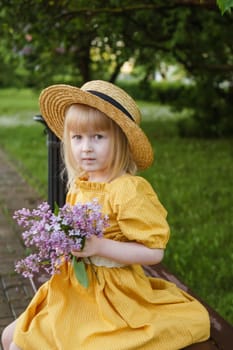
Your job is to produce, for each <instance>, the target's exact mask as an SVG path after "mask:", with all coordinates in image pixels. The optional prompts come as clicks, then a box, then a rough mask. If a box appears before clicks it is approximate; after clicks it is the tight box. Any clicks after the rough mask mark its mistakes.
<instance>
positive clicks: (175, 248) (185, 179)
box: [0, 89, 233, 323]
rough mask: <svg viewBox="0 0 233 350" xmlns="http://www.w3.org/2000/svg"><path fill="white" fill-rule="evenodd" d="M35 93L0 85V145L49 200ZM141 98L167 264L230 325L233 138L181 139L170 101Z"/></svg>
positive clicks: (232, 296) (232, 318)
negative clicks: (166, 228) (166, 226)
mask: <svg viewBox="0 0 233 350" xmlns="http://www.w3.org/2000/svg"><path fill="white" fill-rule="evenodd" d="M37 97H38V94H36V93H32V92H31V91H29V90H24V91H18V92H17V91H15V90H13V89H11V90H4V91H0V106H1V107H0V126H1V128H0V146H1V147H3V148H4V149H5V150H6V151H7V152H8V153H9V155H10V157H11V159H12V161H14V162H15V164H16V166H17V167H18V169H19V171H20V172H21V173H22V174H23V176H24V177H25V178H26V179H27V180H28V181H29V182H30V183H31V184H32V185H33V186H34V187H36V188H37V190H38V191H39V192H40V193H41V194H42V196H44V198H46V193H47V147H46V136H45V135H44V133H43V129H44V128H43V126H42V125H40V124H38V123H36V122H34V121H33V119H32V117H33V115H35V114H37V113H38V106H37ZM2 102H4V103H2ZM24 102H25V103H24ZM139 104H140V107H141V108H142V110H143V112H144V114H145V116H146V118H145V121H144V123H143V128H144V130H145V131H146V133H147V134H148V136H149V138H150V140H151V142H152V144H153V147H154V150H155V162H154V164H153V166H152V167H151V168H150V169H149V170H147V171H145V172H143V174H142V175H143V176H145V177H146V178H147V179H148V180H149V181H150V182H151V184H152V185H153V187H154V189H155V190H156V192H157V193H158V195H159V198H160V200H161V201H162V203H163V204H164V206H165V207H166V209H167V210H168V221H169V223H170V226H171V239H170V242H169V244H168V246H167V249H166V255H165V259H164V263H165V264H166V265H167V266H168V267H169V269H170V270H171V271H173V272H174V273H175V274H176V275H177V276H179V277H180V278H181V279H182V280H183V281H184V282H185V283H187V284H188V285H189V286H190V287H191V288H192V289H193V291H194V292H195V293H196V294H197V295H199V296H200V297H201V298H202V299H204V300H205V301H207V302H208V303H209V304H210V305H212V306H213V307H214V308H215V309H216V310H217V311H218V312H219V313H220V314H221V315H222V316H223V317H224V318H226V319H227V320H228V321H229V322H231V323H233V283H232V281H233V240H232V228H233V206H232V199H233V196H232V188H233V177H232V173H233V162H232V159H233V141H232V140H230V139H228V140H227V139H223V140H198V139H182V138H180V137H178V134H177V125H176V120H177V118H178V117H179V116H176V115H174V113H172V112H171V111H170V109H169V108H168V107H166V106H162V107H161V106H155V105H152V104H147V103H145V102H139ZM6 121H7V122H6Z"/></svg>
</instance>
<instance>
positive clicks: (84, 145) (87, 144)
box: [83, 137, 92, 152]
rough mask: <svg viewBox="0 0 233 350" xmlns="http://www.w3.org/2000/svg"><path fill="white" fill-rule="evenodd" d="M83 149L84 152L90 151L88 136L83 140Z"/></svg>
mask: <svg viewBox="0 0 233 350" xmlns="http://www.w3.org/2000/svg"><path fill="white" fill-rule="evenodd" d="M83 151H84V152H90V151H92V145H91V140H90V139H89V138H88V137H87V138H85V139H84V140H83Z"/></svg>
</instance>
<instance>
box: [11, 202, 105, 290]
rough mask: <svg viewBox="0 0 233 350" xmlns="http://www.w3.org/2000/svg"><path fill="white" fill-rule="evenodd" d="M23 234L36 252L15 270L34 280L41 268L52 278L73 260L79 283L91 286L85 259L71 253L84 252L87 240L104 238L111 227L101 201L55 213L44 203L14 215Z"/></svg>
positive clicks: (58, 210)
mask: <svg viewBox="0 0 233 350" xmlns="http://www.w3.org/2000/svg"><path fill="white" fill-rule="evenodd" d="M13 218H14V219H16V221H17V223H18V225H19V226H22V227H23V228H24V229H25V231H24V232H23V233H22V238H23V241H24V244H25V246H26V247H27V248H32V251H33V252H32V253H31V254H30V255H28V256H27V257H26V258H24V259H22V260H19V261H18V262H17V263H16V265H15V270H16V271H17V272H18V273H20V274H22V275H23V276H24V277H27V278H33V276H34V275H35V274H36V273H38V272H39V271H40V270H41V269H43V270H45V271H46V272H47V273H48V274H49V275H53V274H56V273H59V267H60V265H61V264H62V263H63V262H64V261H70V262H71V261H72V263H73V266H74V271H75V274H76V277H77V279H78V280H79V282H80V283H81V284H82V285H84V286H86V287H87V286H88V280H87V275H86V270H85V265H84V262H83V260H80V259H79V261H77V259H76V257H74V256H72V254H71V252H72V250H75V249H78V250H80V249H83V247H84V245H85V240H86V239H87V238H88V237H90V236H91V235H97V236H98V237H101V236H102V235H103V230H104V228H105V227H107V226H108V217H107V216H106V215H103V214H102V213H101V207H100V205H99V204H98V202H97V200H93V201H92V202H88V203H85V204H81V203H78V204H76V205H74V206H70V205H69V204H65V205H64V206H63V207H62V208H58V207H56V208H55V211H54V213H53V212H52V210H51V208H50V206H49V204H48V203H47V202H43V203H41V204H40V205H38V207H37V208H36V209H33V210H29V209H25V208H23V209H20V210H17V211H16V212H15V213H14V216H13Z"/></svg>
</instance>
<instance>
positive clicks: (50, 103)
mask: <svg viewBox="0 0 233 350" xmlns="http://www.w3.org/2000/svg"><path fill="white" fill-rule="evenodd" d="M89 90H91V91H96V92H99V93H102V94H105V95H106V96H109V97H111V98H112V99H114V100H115V101H117V102H118V103H120V104H121V105H122V106H123V107H124V108H125V109H126V110H127V111H128V112H129V113H130V115H131V116H132V117H133V119H134V121H133V120H131V119H130V118H129V117H128V116H127V115H126V114H125V113H124V112H123V111H121V110H120V109H119V108H117V107H116V106H114V105H113V104H112V103H111V102H108V101H106V100H104V99H102V98H101V97H98V96H96V95H93V94H92V93H90V92H88V91H89ZM39 103H40V110H41V114H42V116H43V118H44V119H45V121H46V123H47V125H48V126H49V128H50V129H51V130H52V131H53V132H54V133H55V134H56V135H57V136H58V137H59V138H60V139H62V136H63V128H64V118H65V112H66V109H67V108H68V107H69V106H70V105H72V104H74V103H80V104H85V105H88V106H90V107H93V108H96V109H98V110H100V111H101V112H103V113H105V114H106V115H107V116H108V117H109V118H111V119H112V120H114V121H115V122H116V123H117V124H118V125H119V126H120V127H121V129H122V130H123V132H124V133H125V135H126V137H127V138H128V141H129V144H130V148H131V152H132V155H133V158H134V160H135V162H136V164H137V166H138V168H139V169H146V168H148V167H149V166H150V165H151V164H152V162H153V150H152V147H151V144H150V142H149V140H148V138H147V137H146V135H145V134H144V132H143V131H142V129H141V128H140V126H139V123H140V120H141V114H140V111H139V109H138V107H137V105H136V103H135V101H134V100H133V99H132V98H131V97H130V96H129V95H128V94H127V93H126V92H125V91H124V90H122V89H120V88H119V87H117V86H115V85H113V84H111V83H109V82H105V81H102V80H94V81H90V82H88V83H86V84H84V85H83V86H82V87H81V88H80V89H79V88H77V87H74V86H70V85H65V84H58V85H52V86H49V87H48V88H46V89H44V90H43V91H42V92H41V95H40V98H39Z"/></svg>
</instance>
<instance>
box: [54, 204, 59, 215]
mask: <svg viewBox="0 0 233 350" xmlns="http://www.w3.org/2000/svg"><path fill="white" fill-rule="evenodd" d="M58 213H59V206H58V204H57V202H55V203H54V215H56V216H57V215H58Z"/></svg>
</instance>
